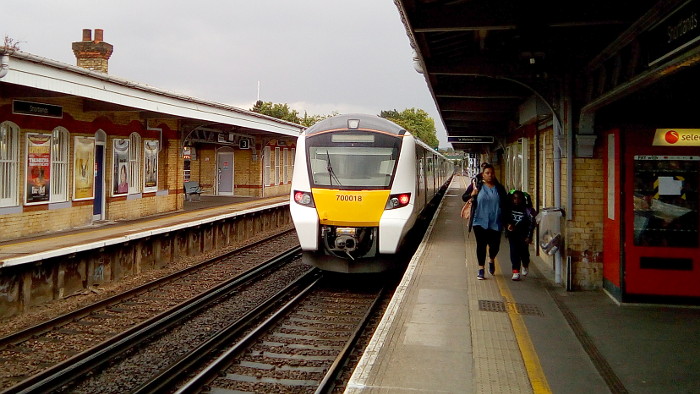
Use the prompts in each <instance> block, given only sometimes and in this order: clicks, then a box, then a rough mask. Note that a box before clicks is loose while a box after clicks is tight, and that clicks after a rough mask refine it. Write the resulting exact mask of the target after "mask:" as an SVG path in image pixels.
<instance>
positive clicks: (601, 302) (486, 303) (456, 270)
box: [345, 177, 700, 394]
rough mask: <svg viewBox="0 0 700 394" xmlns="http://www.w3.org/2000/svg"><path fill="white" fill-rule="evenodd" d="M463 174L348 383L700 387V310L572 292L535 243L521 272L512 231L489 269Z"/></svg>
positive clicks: (422, 388) (507, 388)
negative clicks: (469, 219) (482, 271)
mask: <svg viewBox="0 0 700 394" xmlns="http://www.w3.org/2000/svg"><path fill="white" fill-rule="evenodd" d="M463 182H464V180H463V179H462V178H461V177H456V178H455V179H454V180H453V182H452V184H451V185H450V188H449V189H448V191H447V193H446V194H445V198H444V199H443V202H442V204H441V206H440V208H439V210H438V213H437V214H436V217H435V218H434V219H433V222H432V224H431V228H430V229H429V231H428V233H427V234H426V237H425V238H424V240H423V242H422V243H421V245H420V246H419V248H418V251H417V252H416V255H415V256H414V258H413V260H412V261H411V263H410V265H409V269H408V271H407V272H406V274H405V275H404V278H403V281H402V283H401V285H400V287H399V289H398V290H397V291H396V295H395V296H394V299H393V300H392V302H391V304H390V305H389V308H388V310H387V312H386V314H385V316H384V318H383V320H382V322H381V324H380V327H379V329H378V330H377V331H376V333H375V335H374V337H373V338H372V341H371V342H370V344H369V346H368V348H367V349H366V351H365V353H364V355H363V357H362V359H361V360H360V363H359V365H358V366H357V368H356V369H355V371H354V373H353V375H352V378H351V379H350V381H349V382H348V385H347V389H346V391H345V392H346V393H352V394H357V393H420V392H425V393H529V392H536V393H547V392H554V393H609V392H613V393H626V392H629V393H697V392H700V309H698V308H694V307H679V306H662V305H618V304H617V303H615V302H614V301H613V300H612V299H611V298H610V297H608V296H607V294H605V293H604V292H602V291H582V292H567V291H565V290H564V289H563V288H561V287H560V286H556V285H554V284H553V272H552V270H551V269H550V266H551V261H550V258H549V257H547V256H544V259H543V258H541V257H537V256H534V253H533V256H532V263H531V270H530V273H529V275H528V276H527V277H526V278H525V279H524V280H522V281H518V282H515V281H512V280H511V270H510V260H509V254H508V244H507V240H506V239H505V238H504V239H503V240H502V241H503V242H502V244H501V249H500V252H499V254H498V257H497V259H496V263H497V270H496V275H495V276H491V275H488V274H487V280H477V279H476V270H477V263H476V254H475V239H474V234H467V232H466V229H465V224H464V223H463V222H462V219H461V218H460V217H459V212H460V209H461V207H462V204H463V202H462V201H461V194H462V192H463V191H464V183H463Z"/></svg>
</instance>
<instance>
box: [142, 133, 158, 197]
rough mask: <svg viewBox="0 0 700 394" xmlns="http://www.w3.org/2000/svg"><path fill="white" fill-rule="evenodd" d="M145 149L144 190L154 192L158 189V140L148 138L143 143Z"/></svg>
mask: <svg viewBox="0 0 700 394" xmlns="http://www.w3.org/2000/svg"><path fill="white" fill-rule="evenodd" d="M143 150H144V152H143V158H144V169H143V179H144V184H143V186H144V189H143V190H144V191H145V192H154V191H156V190H158V141H156V140H146V141H145V143H144V144H143Z"/></svg>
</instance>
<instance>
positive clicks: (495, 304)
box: [479, 300, 544, 317]
mask: <svg viewBox="0 0 700 394" xmlns="http://www.w3.org/2000/svg"><path fill="white" fill-rule="evenodd" d="M479 310H480V311H486V312H506V313H515V314H518V315H532V316H542V317H544V313H542V310H541V309H540V308H539V307H538V306H537V305H532V304H521V303H518V302H508V301H491V300H479Z"/></svg>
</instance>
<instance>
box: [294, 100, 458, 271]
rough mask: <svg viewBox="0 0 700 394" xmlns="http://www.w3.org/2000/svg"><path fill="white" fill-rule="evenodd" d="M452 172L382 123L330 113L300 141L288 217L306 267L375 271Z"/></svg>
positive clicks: (386, 264) (391, 262) (391, 263)
mask: <svg viewBox="0 0 700 394" xmlns="http://www.w3.org/2000/svg"><path fill="white" fill-rule="evenodd" d="M453 172H454V165H453V164H452V162H451V161H449V160H448V159H447V158H446V157H445V156H443V155H442V154H440V153H439V152H437V151H436V150H434V149H432V148H431V147H430V146H428V145H427V144H425V143H423V142H422V141H420V140H419V139H418V138H416V137H414V136H413V135H412V134H411V133H410V132H408V131H406V130H405V129H404V128H403V127H401V126H399V125H397V124H396V123H394V122H391V121H389V120H387V119H384V118H381V117H379V116H375V115H367V114H345V115H336V116H333V117H330V118H326V119H324V120H322V121H319V122H317V123H316V124H314V125H313V126H311V127H309V128H308V129H306V130H305V131H304V132H302V134H300V135H299V138H298V141H297V145H296V153H295V160H294V170H293V173H292V187H291V192H290V204H289V205H290V211H291V217H292V221H293V223H294V227H295V228H296V232H297V235H298V238H299V243H300V245H301V249H302V260H303V262H304V263H306V264H309V265H311V266H314V267H318V268H320V269H322V270H324V271H331V272H340V273H378V272H384V271H388V270H390V269H391V268H393V267H395V265H396V263H397V261H396V260H397V259H396V254H397V253H398V252H399V251H400V250H401V247H402V244H403V242H404V241H405V240H406V235H407V234H408V232H409V231H410V230H411V228H413V226H414V225H415V224H416V221H417V219H418V217H419V215H420V214H421V212H422V211H423V210H424V209H425V208H426V207H427V206H428V204H429V203H430V201H431V200H432V199H433V198H434V197H435V196H436V195H437V194H438V193H439V192H440V190H441V189H442V190H444V188H446V187H447V184H448V183H449V180H450V179H451V177H452V174H453Z"/></svg>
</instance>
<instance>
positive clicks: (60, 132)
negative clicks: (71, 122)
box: [49, 126, 70, 202]
mask: <svg viewBox="0 0 700 394" xmlns="http://www.w3.org/2000/svg"><path fill="white" fill-rule="evenodd" d="M69 152H70V133H69V132H68V130H66V129H65V128H64V127H60V126H59V127H56V128H55V129H53V131H52V132H51V174H50V179H51V181H50V182H51V183H50V185H51V188H50V189H49V192H50V193H51V195H50V196H49V202H64V201H68V176H69V175H70V174H69V171H68V160H69V159H70V153H69Z"/></svg>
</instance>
